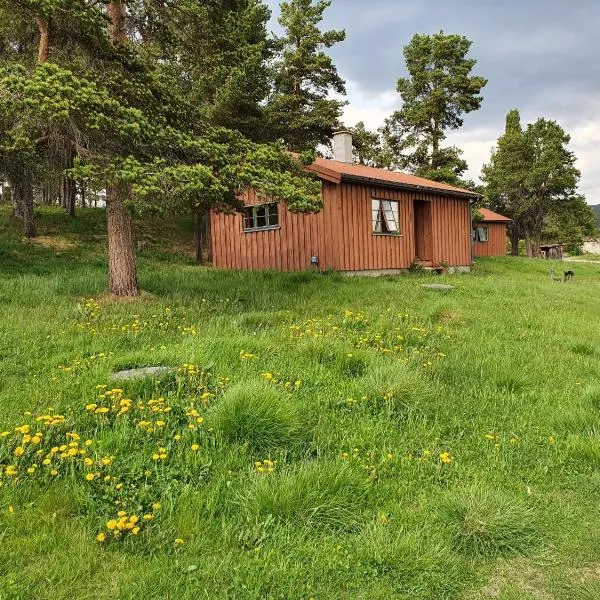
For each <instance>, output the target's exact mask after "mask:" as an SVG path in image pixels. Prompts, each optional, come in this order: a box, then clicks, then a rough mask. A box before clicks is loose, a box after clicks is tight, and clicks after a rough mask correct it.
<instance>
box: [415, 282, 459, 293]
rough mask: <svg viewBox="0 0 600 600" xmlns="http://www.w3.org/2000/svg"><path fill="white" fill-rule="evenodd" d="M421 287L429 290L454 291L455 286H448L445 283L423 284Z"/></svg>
mask: <svg viewBox="0 0 600 600" xmlns="http://www.w3.org/2000/svg"><path fill="white" fill-rule="evenodd" d="M421 287H423V288H426V289H428V290H445V291H448V290H453V289H454V286H453V285H447V284H444V283H423V284H422V285H421Z"/></svg>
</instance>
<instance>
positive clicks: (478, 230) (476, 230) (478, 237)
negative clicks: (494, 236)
mask: <svg viewBox="0 0 600 600" xmlns="http://www.w3.org/2000/svg"><path fill="white" fill-rule="evenodd" d="M473 240H474V241H476V242H479V243H480V244H485V243H487V242H489V241H490V228H489V226H488V225H475V226H474V227H473Z"/></svg>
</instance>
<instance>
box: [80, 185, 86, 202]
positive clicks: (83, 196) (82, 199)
mask: <svg viewBox="0 0 600 600" xmlns="http://www.w3.org/2000/svg"><path fill="white" fill-rule="evenodd" d="M79 195H80V196H81V208H85V206H86V205H85V184H84V183H82V184H81V187H80V188H79Z"/></svg>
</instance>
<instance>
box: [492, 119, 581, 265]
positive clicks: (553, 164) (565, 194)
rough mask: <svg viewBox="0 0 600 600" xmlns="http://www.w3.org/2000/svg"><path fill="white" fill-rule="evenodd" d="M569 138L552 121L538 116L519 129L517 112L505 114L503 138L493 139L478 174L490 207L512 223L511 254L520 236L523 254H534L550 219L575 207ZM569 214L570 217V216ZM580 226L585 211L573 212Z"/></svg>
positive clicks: (575, 179) (576, 176)
mask: <svg viewBox="0 0 600 600" xmlns="http://www.w3.org/2000/svg"><path fill="white" fill-rule="evenodd" d="M569 141H570V137H569V135H568V134H567V133H565V131H564V130H563V129H562V127H561V126H560V125H559V124H558V123H556V121H552V120H547V119H544V118H540V119H538V120H537V121H536V122H535V123H533V124H530V125H528V126H527V128H526V129H525V130H523V128H522V127H521V123H520V116H519V112H518V111H516V110H513V111H510V112H509V113H508V115H507V118H506V129H505V133H504V135H502V136H501V137H500V138H499V139H498V144H497V147H496V149H495V150H494V151H493V153H492V157H491V160H490V163H489V164H487V165H485V166H484V167H483V170H482V179H483V181H484V183H485V184H486V191H485V196H486V200H487V201H488V202H489V203H490V205H491V206H492V207H493V208H494V209H495V210H498V211H499V212H502V213H503V214H506V216H508V217H510V218H511V219H512V220H513V221H512V223H511V225H510V233H511V246H512V253H513V254H515V255H516V254H517V253H518V242H519V239H522V238H525V241H526V247H527V253H528V255H529V256H539V253H540V250H539V247H540V244H541V241H542V238H543V236H544V231H545V229H546V228H547V226H548V224H549V223H550V222H551V220H552V219H553V218H555V219H556V218H560V215H564V212H565V209H566V208H567V207H568V206H569V205H571V206H572V207H573V208H576V207H577V206H578V202H579V201H578V200H577V198H578V194H577V185H578V182H579V177H580V173H579V171H578V169H577V168H576V167H575V162H576V158H575V155H574V154H573V152H571V151H570V150H569V149H568V144H569ZM574 214H575V213H574ZM577 214H579V215H580V217H581V224H582V226H583V227H585V226H586V220H588V219H589V213H586V211H578V212H577Z"/></svg>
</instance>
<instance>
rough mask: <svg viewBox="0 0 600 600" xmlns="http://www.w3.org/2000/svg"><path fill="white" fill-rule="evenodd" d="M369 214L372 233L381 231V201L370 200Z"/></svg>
mask: <svg viewBox="0 0 600 600" xmlns="http://www.w3.org/2000/svg"><path fill="white" fill-rule="evenodd" d="M371 214H372V221H373V231H374V233H381V202H380V201H379V200H372V201H371Z"/></svg>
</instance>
